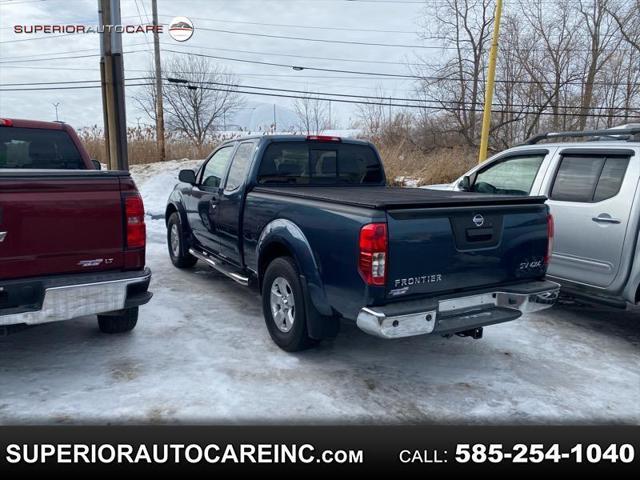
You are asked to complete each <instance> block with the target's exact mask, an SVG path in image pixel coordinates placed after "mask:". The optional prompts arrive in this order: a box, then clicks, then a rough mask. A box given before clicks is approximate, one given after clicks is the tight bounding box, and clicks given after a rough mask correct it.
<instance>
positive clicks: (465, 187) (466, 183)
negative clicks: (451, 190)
mask: <svg viewBox="0 0 640 480" xmlns="http://www.w3.org/2000/svg"><path fill="white" fill-rule="evenodd" d="M458 187H459V188H460V190H462V191H463V192H470V191H471V177H469V175H465V176H464V177H462V180H460V183H458Z"/></svg>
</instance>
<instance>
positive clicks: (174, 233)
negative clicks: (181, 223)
mask: <svg viewBox="0 0 640 480" xmlns="http://www.w3.org/2000/svg"><path fill="white" fill-rule="evenodd" d="M170 243H171V251H172V252H173V256H174V257H178V256H180V232H179V231H178V224H177V223H174V224H173V225H171V233H170Z"/></svg>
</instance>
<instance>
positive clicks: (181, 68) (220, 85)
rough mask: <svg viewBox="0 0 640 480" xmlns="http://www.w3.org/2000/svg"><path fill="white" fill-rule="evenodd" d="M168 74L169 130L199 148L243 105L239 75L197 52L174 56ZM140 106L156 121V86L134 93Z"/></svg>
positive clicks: (165, 68) (166, 101)
mask: <svg viewBox="0 0 640 480" xmlns="http://www.w3.org/2000/svg"><path fill="white" fill-rule="evenodd" d="M163 71H165V72H166V74H167V76H168V77H173V78H175V79H178V80H179V82H167V83H165V85H164V88H163V98H164V106H165V119H166V122H167V127H168V129H169V130H170V131H173V132H177V133H179V134H181V135H184V136H186V137H187V138H188V139H189V140H191V141H192V142H193V143H194V145H195V146H196V147H198V148H200V147H201V146H202V145H203V144H204V143H205V141H206V140H207V138H208V137H210V136H211V135H212V134H213V133H214V132H215V131H216V130H219V129H220V126H221V125H223V124H224V123H226V119H227V118H229V117H230V116H231V115H233V114H234V113H235V112H236V111H237V110H238V109H239V108H240V107H241V106H242V103H243V102H242V99H241V98H240V96H239V95H238V94H237V93H236V90H237V87H238V82H237V80H236V78H235V77H234V76H233V75H231V74H229V73H227V72H226V71H225V70H224V69H222V68H219V67H217V66H216V65H214V64H212V63H211V62H210V61H209V59H208V58H206V57H199V56H195V55H189V56H177V57H173V58H172V59H171V60H170V61H169V62H167V63H166V64H165V65H164V66H163ZM134 100H135V102H136V104H137V105H138V107H139V108H140V109H141V110H142V111H143V112H145V114H146V115H148V116H149V118H151V119H152V120H155V88H153V86H149V87H145V89H144V90H142V91H140V92H139V93H138V95H135V96H134Z"/></svg>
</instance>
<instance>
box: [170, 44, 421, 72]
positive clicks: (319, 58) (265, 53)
mask: <svg viewBox="0 0 640 480" xmlns="http://www.w3.org/2000/svg"><path fill="white" fill-rule="evenodd" d="M161 44H162V45H168V46H172V47H182V45H176V44H173V43H167V42H163V43H161ZM184 47H185V48H200V49H202V50H219V51H222V52H236V53H248V54H251V55H267V56H274V57H291V58H308V59H311V60H329V61H332V62H350V63H379V64H383V65H402V66H405V67H406V66H416V67H417V66H420V64H418V63H407V62H392V61H386V60H361V59H355V58H336V57H316V56H310V55H298V54H293V53H276V52H260V51H256V50H238V49H235V48H222V47H205V46H202V45H193V44H189V45H188V46H187V45H185V46H184Z"/></svg>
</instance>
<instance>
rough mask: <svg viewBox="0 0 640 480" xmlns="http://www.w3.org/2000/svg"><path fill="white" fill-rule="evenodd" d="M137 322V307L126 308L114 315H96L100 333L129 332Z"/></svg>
mask: <svg viewBox="0 0 640 480" xmlns="http://www.w3.org/2000/svg"><path fill="white" fill-rule="evenodd" d="M137 323H138V307H133V308H128V309H126V310H123V311H122V313H118V314H116V315H111V314H109V315H106V314H105V315H98V326H99V327H100V331H101V332H102V333H124V332H130V331H131V330H133V329H134V328H135V327H136V324H137Z"/></svg>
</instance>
